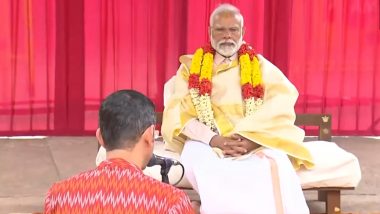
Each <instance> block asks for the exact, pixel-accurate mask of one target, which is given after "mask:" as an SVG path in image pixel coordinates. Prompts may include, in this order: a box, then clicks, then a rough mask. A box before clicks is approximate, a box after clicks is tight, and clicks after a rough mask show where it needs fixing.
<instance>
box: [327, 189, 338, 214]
mask: <svg viewBox="0 0 380 214" xmlns="http://www.w3.org/2000/svg"><path fill="white" fill-rule="evenodd" d="M326 212H327V214H340V213H341V208H340V190H329V191H326Z"/></svg>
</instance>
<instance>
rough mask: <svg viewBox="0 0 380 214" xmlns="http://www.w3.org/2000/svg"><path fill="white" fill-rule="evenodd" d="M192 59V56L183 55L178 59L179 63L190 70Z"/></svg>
mask: <svg viewBox="0 0 380 214" xmlns="http://www.w3.org/2000/svg"><path fill="white" fill-rule="evenodd" d="M192 59H193V55H191V54H185V55H181V56H180V57H179V62H180V63H181V64H183V65H185V66H186V67H187V68H190V65H191V60H192Z"/></svg>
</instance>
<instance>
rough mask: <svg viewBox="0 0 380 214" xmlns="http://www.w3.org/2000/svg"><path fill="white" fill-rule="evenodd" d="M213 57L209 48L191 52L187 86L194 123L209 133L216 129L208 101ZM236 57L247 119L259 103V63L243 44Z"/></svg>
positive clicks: (212, 52) (260, 79)
mask: <svg viewBox="0 0 380 214" xmlns="http://www.w3.org/2000/svg"><path fill="white" fill-rule="evenodd" d="M214 54H215V50H214V49H213V48H212V47H211V46H210V45H207V46H205V47H203V48H198V49H197V50H196V51H195V53H194V55H193V59H192V62H191V67H190V76H189V86H188V87H189V92H190V96H191V99H192V102H193V104H194V107H195V111H196V113H197V116H198V120H199V121H200V122H202V123H204V124H205V125H207V126H208V127H210V128H211V129H212V130H216V126H215V123H214V112H213V110H212V107H211V98H210V96H211V90H212V82H211V80H212V67H213V63H214ZM238 56H239V63H240V83H241V89H242V95H243V99H244V102H245V116H249V115H252V114H253V113H254V112H255V111H256V110H257V109H258V108H259V106H260V105H262V104H263V96H264V88H263V85H262V77H261V71H260V67H259V61H258V59H257V56H256V54H255V52H254V50H253V49H252V47H251V46H249V45H247V44H243V45H242V46H241V47H240V49H239V51H238Z"/></svg>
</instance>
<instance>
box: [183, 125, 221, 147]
mask: <svg viewBox="0 0 380 214" xmlns="http://www.w3.org/2000/svg"><path fill="white" fill-rule="evenodd" d="M182 134H184V135H186V137H188V138H190V139H192V140H196V141H200V142H202V143H205V144H210V141H211V139H212V138H213V137H214V136H215V135H217V134H216V133H215V132H213V131H211V129H210V128H209V127H208V126H206V125H205V124H203V123H202V122H199V121H198V120H196V119H192V120H190V121H189V122H188V123H187V124H186V125H185V127H184V129H183V130H182Z"/></svg>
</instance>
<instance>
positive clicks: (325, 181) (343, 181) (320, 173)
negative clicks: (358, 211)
mask: <svg viewBox="0 0 380 214" xmlns="http://www.w3.org/2000/svg"><path fill="white" fill-rule="evenodd" d="M305 145H306V147H307V148H308V149H309V150H310V152H311V155H312V156H313V158H314V162H315V166H314V168H313V169H311V170H307V169H300V170H298V171H297V174H298V176H299V177H300V180H301V185H302V188H304V189H307V188H313V187H356V186H357V185H358V183H359V181H360V179H361V171H360V166H359V161H358V159H357V158H356V157H355V156H354V155H353V154H352V153H349V152H347V151H345V150H343V149H342V148H340V147H339V146H338V145H336V144H335V143H332V142H326V141H311V142H305ZM154 153H155V154H157V155H160V156H163V157H168V158H172V159H175V160H178V161H179V160H180V156H179V154H177V153H174V152H171V151H167V150H165V149H164V144H163V143H162V142H156V144H155V148H154ZM105 158H106V155H105V149H104V148H102V147H101V148H100V150H99V152H98V155H97V157H96V164H97V165H99V163H100V162H101V161H103V160H105ZM144 173H145V174H146V175H149V176H151V177H153V178H155V179H157V180H161V175H160V166H153V167H147V168H146V169H145V170H144ZM181 175H182V168H181V167H180V166H172V167H171V168H170V171H169V181H170V183H171V184H174V183H176V182H177V181H179V179H180V178H181ZM176 186H177V187H180V188H191V185H190V183H189V181H188V180H187V179H186V178H185V177H183V179H182V180H181V181H180V183H179V184H178V185H176Z"/></svg>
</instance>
